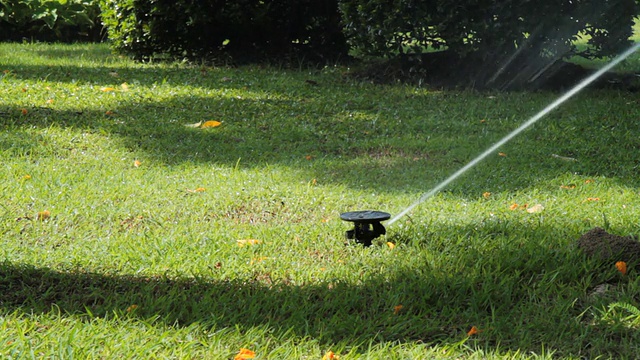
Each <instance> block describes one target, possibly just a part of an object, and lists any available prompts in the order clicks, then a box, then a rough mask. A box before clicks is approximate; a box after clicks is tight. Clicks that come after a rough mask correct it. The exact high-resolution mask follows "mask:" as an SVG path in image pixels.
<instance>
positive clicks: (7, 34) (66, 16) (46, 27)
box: [0, 0, 99, 41]
mask: <svg viewBox="0 0 640 360" xmlns="http://www.w3.org/2000/svg"><path fill="white" fill-rule="evenodd" d="M98 17H99V7H98V5H97V3H96V2H95V1H92V0H89V1H84V0H2V1H0V25H1V27H0V41H3V40H4V41H6V40H13V41H20V40H22V39H23V38H27V39H35V40H43V41H77V40H97V37H98V36H99V29H96V23H97V21H96V20H97V18H98Z"/></svg>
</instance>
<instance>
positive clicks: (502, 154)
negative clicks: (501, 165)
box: [498, 152, 507, 157]
mask: <svg viewBox="0 0 640 360" xmlns="http://www.w3.org/2000/svg"><path fill="white" fill-rule="evenodd" d="M498 156H503V157H506V156H507V154H505V153H503V152H499V153H498Z"/></svg>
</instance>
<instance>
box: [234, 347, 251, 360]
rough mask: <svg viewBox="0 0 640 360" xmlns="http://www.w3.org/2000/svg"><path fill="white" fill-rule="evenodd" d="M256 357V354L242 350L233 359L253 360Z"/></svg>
mask: <svg viewBox="0 0 640 360" xmlns="http://www.w3.org/2000/svg"><path fill="white" fill-rule="evenodd" d="M255 357H256V353H255V352H253V351H251V350H249V349H244V348H241V349H240V352H239V353H238V354H237V355H236V356H235V357H234V358H233V360H245V359H253V358H255Z"/></svg>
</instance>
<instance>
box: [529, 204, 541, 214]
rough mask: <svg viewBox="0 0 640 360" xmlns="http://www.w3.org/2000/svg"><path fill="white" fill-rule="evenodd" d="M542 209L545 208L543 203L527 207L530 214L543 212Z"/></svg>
mask: <svg viewBox="0 0 640 360" xmlns="http://www.w3.org/2000/svg"><path fill="white" fill-rule="evenodd" d="M542 210H544V206H542V205H541V204H535V205H533V206H531V207H530V208H527V212H528V213H529V214H533V213H538V212H541V211H542Z"/></svg>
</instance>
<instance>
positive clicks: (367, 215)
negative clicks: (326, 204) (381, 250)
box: [340, 210, 391, 246]
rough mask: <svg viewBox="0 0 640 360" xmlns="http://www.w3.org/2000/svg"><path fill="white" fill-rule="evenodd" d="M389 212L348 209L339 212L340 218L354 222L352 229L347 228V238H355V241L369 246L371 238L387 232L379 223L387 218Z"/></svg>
mask: <svg viewBox="0 0 640 360" xmlns="http://www.w3.org/2000/svg"><path fill="white" fill-rule="evenodd" d="M390 217H391V214H389V213H386V212H382V211H374V210H363V211H350V212H346V213H342V214H340V219H342V220H344V221H349V222H352V223H354V225H355V226H354V228H353V230H347V232H346V237H347V240H355V241H356V243H359V244H362V245H364V246H371V244H372V241H373V239H375V238H377V237H378V236H380V235H384V234H386V233H387V230H386V229H385V228H384V226H383V225H382V224H381V223H380V222H381V221H384V220H389V218H390Z"/></svg>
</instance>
